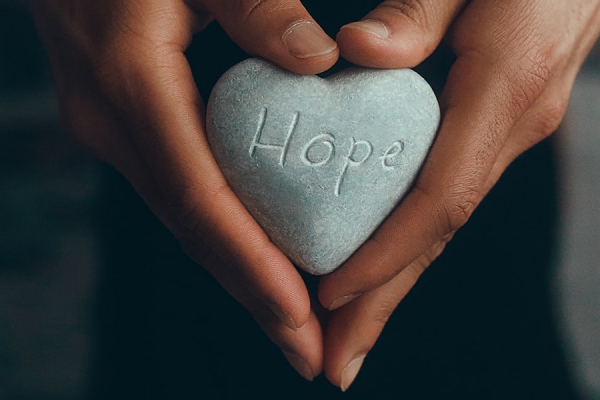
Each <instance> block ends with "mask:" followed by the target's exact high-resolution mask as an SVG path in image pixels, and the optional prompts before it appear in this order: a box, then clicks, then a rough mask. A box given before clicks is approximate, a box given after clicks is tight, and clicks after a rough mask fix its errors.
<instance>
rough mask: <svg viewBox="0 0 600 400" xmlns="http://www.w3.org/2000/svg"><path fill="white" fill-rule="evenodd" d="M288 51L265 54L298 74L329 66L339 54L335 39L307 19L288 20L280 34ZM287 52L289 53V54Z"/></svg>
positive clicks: (314, 72)
mask: <svg viewBox="0 0 600 400" xmlns="http://www.w3.org/2000/svg"><path fill="white" fill-rule="evenodd" d="M281 42H282V43H283V47H284V48H285V50H287V53H288V54H282V56H281V57H279V56H278V54H277V52H274V53H273V54H268V55H266V57H267V58H269V59H271V61H274V62H275V63H277V64H280V65H281V66H282V67H284V68H286V69H288V70H290V71H292V72H296V73H299V74H317V73H319V72H323V71H325V70H327V69H329V68H331V67H332V66H333V64H335V62H336V61H337V59H338V57H339V49H338V45H337V43H336V42H335V41H334V40H333V39H332V38H330V37H329V35H327V34H326V33H325V32H324V31H323V29H321V27H320V26H319V25H318V24H316V23H315V22H313V21H310V20H300V21H296V22H293V23H291V24H290V25H289V26H288V28H287V29H286V30H285V32H284V33H283V35H282V36H281ZM290 56H291V57H290Z"/></svg>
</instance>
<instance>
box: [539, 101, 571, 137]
mask: <svg viewBox="0 0 600 400" xmlns="http://www.w3.org/2000/svg"><path fill="white" fill-rule="evenodd" d="M567 105H568V100H567V99H563V98H560V99H553V100H552V101H551V102H549V103H548V104H545V105H544V107H543V109H542V111H541V112H540V115H539V116H538V118H537V126H536V127H534V132H535V133H536V135H537V138H539V139H540V140H541V139H544V138H546V137H548V136H550V135H551V134H552V133H554V131H556V129H557V128H558V126H559V125H560V123H561V121H562V119H563V117H564V115H565V112H566V110H567Z"/></svg>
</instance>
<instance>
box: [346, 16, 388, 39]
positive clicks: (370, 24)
mask: <svg viewBox="0 0 600 400" xmlns="http://www.w3.org/2000/svg"><path fill="white" fill-rule="evenodd" d="M343 28H352V29H358V30H361V31H363V32H367V33H370V34H371V35H374V36H377V37H378V38H380V39H386V38H388V37H389V36H390V30H389V29H388V27H387V26H386V25H385V24H384V23H383V22H381V21H377V20H374V19H365V20H363V21H358V22H353V23H351V24H347V25H344V26H343V27H342V29H343Z"/></svg>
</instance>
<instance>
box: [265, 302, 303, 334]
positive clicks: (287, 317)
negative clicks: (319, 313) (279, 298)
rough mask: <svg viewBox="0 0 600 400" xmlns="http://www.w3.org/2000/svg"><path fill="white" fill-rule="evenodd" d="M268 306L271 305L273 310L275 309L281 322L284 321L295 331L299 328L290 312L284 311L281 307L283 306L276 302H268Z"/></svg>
mask: <svg viewBox="0 0 600 400" xmlns="http://www.w3.org/2000/svg"><path fill="white" fill-rule="evenodd" d="M267 306H269V308H270V309H271V311H273V314H275V316H277V318H279V320H280V321H281V322H283V323H284V324H285V325H286V326H287V327H288V328H290V329H291V330H293V331H297V330H298V327H297V326H296V323H295V322H294V320H293V319H292V317H290V315H289V314H288V313H286V312H285V311H283V310H282V309H281V307H279V306H278V305H277V304H275V303H268V302H267Z"/></svg>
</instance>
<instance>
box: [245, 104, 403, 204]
mask: <svg viewBox="0 0 600 400" xmlns="http://www.w3.org/2000/svg"><path fill="white" fill-rule="evenodd" d="M267 118H268V110H267V108H266V107H264V108H263V109H262V112H261V113H260V115H259V117H258V126H257V128H256V133H255V134H254V138H253V140H252V143H251V145H250V148H249V149H248V153H249V155H250V157H251V158H256V152H257V150H258V149H261V150H276V151H278V152H280V154H279V162H278V164H279V165H280V166H281V167H284V166H285V163H286V160H287V156H288V151H289V148H290V142H291V140H292V136H293V135H294V132H296V129H297V128H298V121H299V119H300V112H295V113H294V115H293V116H292V121H291V123H290V125H289V128H288V130H287V134H286V136H285V140H284V142H283V144H275V143H263V142H261V138H262V134H263V130H264V128H265V124H266V122H267ZM404 147H405V145H404V141H403V140H396V141H394V142H392V143H391V144H390V145H389V146H388V147H387V148H386V149H385V150H384V151H383V153H381V154H382V155H381V156H380V157H379V158H378V159H379V160H380V161H381V168H382V170H383V171H393V170H395V169H397V168H398V167H399V165H398V164H399V158H398V156H399V155H400V154H402V153H403V152H404ZM323 150H325V151H323ZM372 154H373V144H372V143H371V142H369V141H367V140H356V139H355V138H354V137H351V138H350V148H349V150H348V152H347V153H346V155H345V157H344V158H343V162H342V169H341V170H340V173H339V175H338V177H337V181H336V184H335V188H334V194H335V196H339V195H340V190H341V187H342V186H343V184H344V181H345V180H346V179H347V176H348V173H349V171H350V170H351V169H356V168H359V167H360V166H361V165H363V164H365V163H366V162H367V161H368V160H369V159H370V158H371V155H372ZM299 156H300V161H302V163H303V164H304V165H306V166H307V167H313V168H318V167H323V166H325V165H327V164H330V163H332V161H333V160H334V159H335V158H336V144H335V137H334V136H333V134H331V133H329V132H328V133H320V134H317V135H315V136H313V137H312V138H311V139H310V140H309V141H308V142H306V144H304V146H303V147H302V149H301V150H300V154H299Z"/></svg>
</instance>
